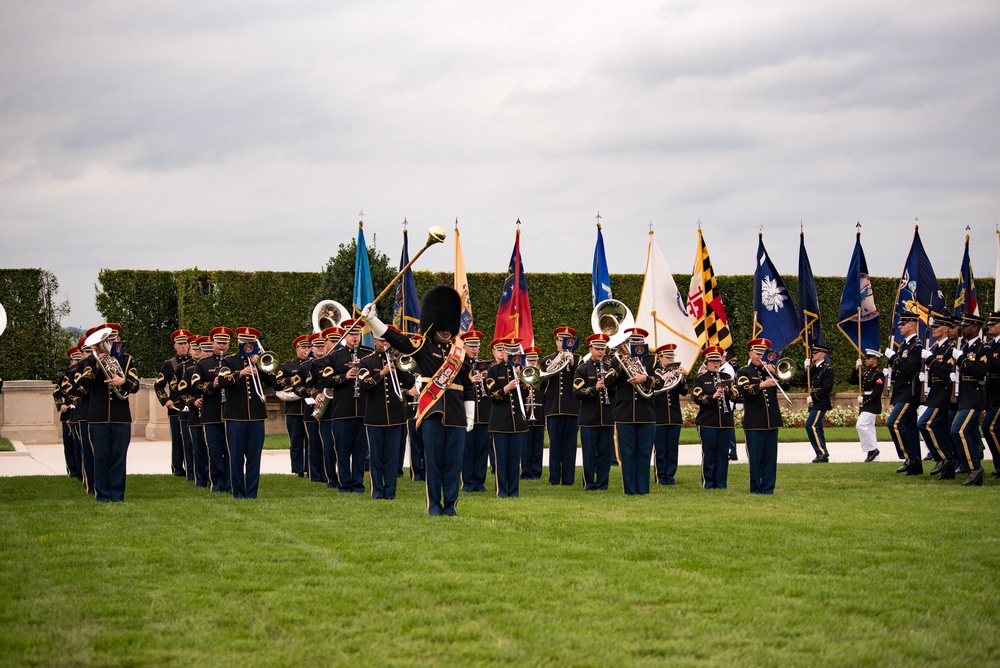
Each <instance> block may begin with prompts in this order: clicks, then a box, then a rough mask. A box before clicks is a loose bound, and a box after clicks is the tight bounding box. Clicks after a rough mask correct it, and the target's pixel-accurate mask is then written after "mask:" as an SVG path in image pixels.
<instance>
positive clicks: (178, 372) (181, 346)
mask: <svg viewBox="0 0 1000 668" xmlns="http://www.w3.org/2000/svg"><path fill="white" fill-rule="evenodd" d="M190 337H191V332H189V331H187V330H186V329H178V330H176V331H174V332H173V333H172V334H171V335H170V341H171V342H172V343H173V344H174V351H175V352H176V353H177V354H176V355H174V356H173V357H171V358H170V359H168V360H167V361H166V362H164V363H163V365H162V366H160V373H159V375H158V376H157V377H156V382H155V383H153V391H154V392H155V393H156V399H157V401H159V402H160V405H161V406H163V407H164V408H166V409H167V417H168V419H169V420H170V472H171V473H172V474H173V475H174V476H176V477H178V478H183V477H185V475H186V476H187V479H188V480H194V469H193V466H192V465H191V438H190V436H189V435H188V434H187V433H186V432H187V416H186V415H185V416H184V422H185V424H184V425H183V427H184V429H183V431H182V429H181V427H182V425H181V411H180V408H181V407H180V406H178V405H176V404H175V402H174V399H175V398H176V394H177V381H178V380H179V379H181V378H183V377H184V371H185V370H186V369H187V367H188V366H190V364H191V356H190V355H188V347H189V345H190V343H189V339H190Z"/></svg>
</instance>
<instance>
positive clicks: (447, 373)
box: [417, 336, 465, 428]
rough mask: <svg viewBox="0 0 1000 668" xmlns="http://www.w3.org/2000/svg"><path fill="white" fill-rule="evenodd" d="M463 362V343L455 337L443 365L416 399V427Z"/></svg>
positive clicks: (445, 389) (444, 390) (449, 383)
mask: <svg viewBox="0 0 1000 668" xmlns="http://www.w3.org/2000/svg"><path fill="white" fill-rule="evenodd" d="M464 360H465V342H464V341H462V338H461V337H457V336H456V337H455V342H454V343H452V344H451V350H449V351H448V356H447V357H445V359H444V364H442V365H441V367H440V368H439V369H438V370H437V371H435V372H434V377H433V378H431V381H430V382H429V383H427V384H426V385H425V386H424V389H423V390H421V391H420V397H419V399H417V427H418V428H419V427H420V423H421V422H423V420H424V416H426V415H427V413H428V412H430V409H431V406H433V405H434V404H435V403H437V400H438V399H440V398H441V396H442V395H443V394H444V393H445V392H446V391H447V390H448V386H449V385H451V382H452V380H453V379H454V378H455V376H457V375H458V372H459V371H461V370H462V362H463V361H464Z"/></svg>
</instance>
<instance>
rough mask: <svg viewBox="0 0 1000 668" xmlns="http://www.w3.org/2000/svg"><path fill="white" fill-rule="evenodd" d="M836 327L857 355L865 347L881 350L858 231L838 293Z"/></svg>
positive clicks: (866, 267)
mask: <svg viewBox="0 0 1000 668" xmlns="http://www.w3.org/2000/svg"><path fill="white" fill-rule="evenodd" d="M837 321H838V322H837V328H838V329H839V330H840V332H841V334H843V335H844V336H846V337H847V340H848V341H850V342H851V344H852V345H853V346H854V347H855V348H856V349H857V351H858V355H859V356H861V355H863V354H865V351H866V350H881V333H880V331H879V328H878V309H877V308H875V295H874V294H872V284H871V280H869V278H868V262H867V261H866V260H865V250H864V249H863V248H862V247H861V232H858V238H857V240H856V241H855V242H854V254H853V255H851V266H850V267H848V268H847V278H846V279H845V280H844V292H843V293H842V294H841V295H840V313H839V315H838V316H837Z"/></svg>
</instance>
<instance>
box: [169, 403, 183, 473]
mask: <svg viewBox="0 0 1000 668" xmlns="http://www.w3.org/2000/svg"><path fill="white" fill-rule="evenodd" d="M168 419H169V421H170V472H171V473H173V474H174V475H175V476H177V477H178V478H182V477H184V438H183V437H182V436H181V426H180V425H181V419H180V417H178V416H176V415H171V416H170V417H169V418H168Z"/></svg>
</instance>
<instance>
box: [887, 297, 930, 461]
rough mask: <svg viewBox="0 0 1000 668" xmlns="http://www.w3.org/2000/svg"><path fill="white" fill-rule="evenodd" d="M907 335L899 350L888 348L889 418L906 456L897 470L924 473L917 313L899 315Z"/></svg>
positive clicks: (900, 453) (901, 452) (897, 443)
mask: <svg viewBox="0 0 1000 668" xmlns="http://www.w3.org/2000/svg"><path fill="white" fill-rule="evenodd" d="M897 327H898V329H899V333H900V334H901V335H902V336H903V338H904V340H903V343H901V344H900V345H899V348H897V349H896V350H893V349H892V346H891V345H890V346H888V347H887V348H886V349H885V356H886V359H887V361H888V363H889V365H888V366H887V367H886V369H885V378H886V384H889V383H891V384H892V393H891V394H890V396H889V403H890V404H892V411H891V412H890V413H889V418H888V419H887V420H886V426H887V427H889V433H890V434H891V435H892V442H893V443H894V444H895V446H896V454H897V455H898V456H899V458H900V459H902V460H903V465H902V466H900V467H899V468H898V469H896V473H904V474H906V475H908V476H909V475H923V473H924V467H923V464H922V463H921V460H920V434H919V432H918V431H917V405H918V404H919V403H920V392H919V390H918V389H917V388H916V385H917V383H918V381H919V378H918V376H919V374H920V360H921V352H922V351H923V349H924V345H923V343H922V342H921V341H920V339H919V338H917V314H916V313H903V314H902V315H900V316H899V323H898V325H897Z"/></svg>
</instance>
